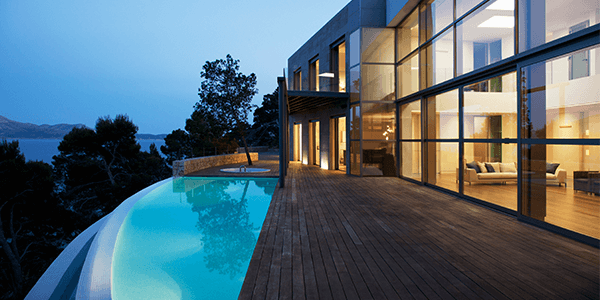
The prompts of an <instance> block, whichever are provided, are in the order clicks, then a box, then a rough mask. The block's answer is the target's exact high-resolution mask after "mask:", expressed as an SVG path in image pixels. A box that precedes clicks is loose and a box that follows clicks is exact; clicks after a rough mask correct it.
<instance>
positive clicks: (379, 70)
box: [361, 64, 396, 101]
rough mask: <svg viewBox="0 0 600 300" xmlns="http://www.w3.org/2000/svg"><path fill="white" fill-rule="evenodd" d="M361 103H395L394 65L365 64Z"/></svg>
mask: <svg viewBox="0 0 600 300" xmlns="http://www.w3.org/2000/svg"><path fill="white" fill-rule="evenodd" d="M361 83H362V88H361V101H394V100H395V98H396V94H395V93H394V91H395V86H394V65H393V64H389V65H380V64H377V65H369V64H363V66H362V74H361Z"/></svg>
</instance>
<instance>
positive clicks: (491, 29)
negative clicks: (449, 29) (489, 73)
mask: <svg viewBox="0 0 600 300" xmlns="http://www.w3.org/2000/svg"><path fill="white" fill-rule="evenodd" d="M504 2H505V0H496V1H491V2H489V3H488V4H485V5H484V6H482V7H480V8H479V9H478V10H476V11H475V12H473V13H471V14H470V15H469V16H467V17H466V18H464V19H463V20H461V21H460V22H458V23H457V25H456V52H457V53H456V59H457V63H456V72H457V75H461V74H465V73H468V72H471V71H473V70H477V69H479V68H481V67H484V66H487V65H489V64H492V63H495V62H497V61H500V60H502V59H505V58H507V57H510V56H513V55H514V46H515V44H514V41H515V38H514V27H515V18H514V13H515V12H514V1H512V0H511V1H509V2H510V3H512V5H508V4H505V3H504Z"/></svg>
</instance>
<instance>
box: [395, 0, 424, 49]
mask: <svg viewBox="0 0 600 300" xmlns="http://www.w3.org/2000/svg"><path fill="white" fill-rule="evenodd" d="M418 46H419V10H418V9H415V11H413V12H412V13H411V14H410V15H409V16H408V17H407V18H406V20H404V22H402V24H400V26H398V29H397V30H396V52H397V58H398V59H401V58H403V57H405V56H406V55H408V54H409V53H410V52H412V51H413V50H415V49H417V47H418Z"/></svg>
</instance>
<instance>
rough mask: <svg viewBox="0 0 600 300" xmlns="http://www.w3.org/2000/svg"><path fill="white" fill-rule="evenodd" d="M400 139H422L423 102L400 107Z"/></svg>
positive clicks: (414, 102)
mask: <svg viewBox="0 0 600 300" xmlns="http://www.w3.org/2000/svg"><path fill="white" fill-rule="evenodd" d="M400 128H401V129H402V130H401V131H400V139H403V140H413V139H420V138H421V100H417V101H413V102H410V103H406V104H402V105H400Z"/></svg>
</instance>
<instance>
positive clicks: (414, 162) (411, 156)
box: [400, 142, 421, 181]
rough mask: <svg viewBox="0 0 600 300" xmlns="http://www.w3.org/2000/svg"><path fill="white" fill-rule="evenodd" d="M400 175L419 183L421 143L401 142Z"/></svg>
mask: <svg viewBox="0 0 600 300" xmlns="http://www.w3.org/2000/svg"><path fill="white" fill-rule="evenodd" d="M400 145H401V147H402V154H401V155H402V167H401V175H402V176H404V177H408V178H411V179H414V180H418V181H421V142H401V143H400Z"/></svg>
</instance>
